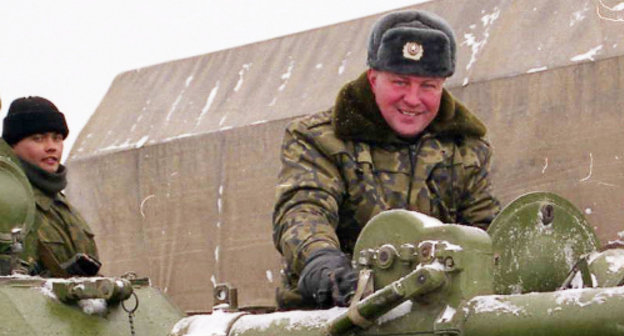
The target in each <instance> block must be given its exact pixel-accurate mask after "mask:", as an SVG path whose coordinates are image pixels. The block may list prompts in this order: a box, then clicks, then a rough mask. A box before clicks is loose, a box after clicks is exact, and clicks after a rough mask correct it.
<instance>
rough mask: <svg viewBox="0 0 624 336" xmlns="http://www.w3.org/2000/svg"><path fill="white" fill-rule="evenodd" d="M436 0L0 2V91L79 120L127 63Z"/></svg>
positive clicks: (6, 99)
mask: <svg viewBox="0 0 624 336" xmlns="http://www.w3.org/2000/svg"><path fill="white" fill-rule="evenodd" d="M425 1H427V0H411V1H408V0H314V1H308V0H294V1H293V0H262V1H258V0H247V1H245V0H188V1H185V0H181V1H161V0H151V1H147V0H139V1H131V0H107V1H84V0H55V1H47V0H39V1H34V0H18V1H17V0H16V1H3V2H2V3H1V4H0V42H1V43H2V51H1V52H0V74H1V75H2V77H1V78H2V79H1V80H0V98H1V99H2V110H1V111H0V116H1V117H2V118H4V116H5V115H6V111H7V109H8V107H9V104H10V103H11V101H13V99H15V98H18V97H22V96H27V95H39V96H43V97H46V98H48V99H50V100H51V101H52V102H54V103H55V104H56V105H57V107H58V108H59V109H60V110H61V111H62V112H64V113H65V115H66V118H67V119H68V123H69V127H70V134H69V138H68V139H67V140H66V152H65V157H67V156H68V153H69V149H70V147H71V145H72V144H73V142H74V141H75V139H76V137H77V135H78V133H79V132H80V129H82V127H83V126H84V125H85V124H86V122H87V121H88V119H89V117H90V115H91V114H92V113H93V111H95V109H96V107H97V105H98V104H99V103H100V101H101V100H102V98H103V97H104V95H105V94H106V91H107V90H108V87H109V86H110V84H111V83H112V81H113V79H114V77H115V76H116V75H118V74H119V73H121V72H124V71H127V70H131V69H136V68H140V67H145V66H148V65H153V64H156V63H163V62H167V61H170V60H174V59H180V58H186V57H190V56H195V55H201V54H205V53H209V52H212V51H217V50H222V49H227V48H231V47H236V46H240V45H244V44H248V43H252V42H256V41H262V40H266V39H270V38H273V37H278V36H283V35H288V34H292V33H295V32H300V31H304V30H308V29H313V28H317V27H321V26H326V25H329V24H333V23H338V22H342V21H347V20H351V19H355V18H358V17H362V16H367V15H371V14H375V13H379V12H383V11H387V10H391V9H396V8H401V7H405V6H410V5H414V4H417V3H421V2H425Z"/></svg>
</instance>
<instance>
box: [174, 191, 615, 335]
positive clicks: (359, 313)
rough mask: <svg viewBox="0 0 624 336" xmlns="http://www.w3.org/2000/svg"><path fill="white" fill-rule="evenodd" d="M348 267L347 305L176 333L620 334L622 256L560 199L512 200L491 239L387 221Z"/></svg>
mask: <svg viewBox="0 0 624 336" xmlns="http://www.w3.org/2000/svg"><path fill="white" fill-rule="evenodd" d="M509 232H512V233H513V235H510V233H509ZM537 246H540V247H541V248H537ZM352 262H353V264H354V266H356V267H357V268H358V269H359V270H360V279H359V283H358V288H357V291H356V294H355V295H354V299H353V302H352V304H351V306H350V307H348V308H332V309H329V310H316V311H291V312H276V313H269V314H251V313H249V312H245V311H239V310H236V309H230V307H228V306H227V305H220V306H218V307H216V308H215V310H214V311H213V313H212V314H210V315H197V316H192V317H187V318H185V319H182V320H181V321H180V322H178V323H177V324H176V326H175V327H174V328H173V330H172V331H171V333H170V335H171V336H184V335H186V336H189V335H193V336H194V335H228V336H234V335H236V336H243V335H245V336H260V335H286V334H287V335H301V336H304V335H305V336H312V335H319V336H320V335H332V336H337V335H465V336H470V335H480V336H484V335H499V336H504V335H568V336H570V335H622V334H623V333H624V330H623V329H622V326H624V316H623V315H622V313H621V312H622V311H624V287H622V286H621V285H622V284H624V249H609V250H605V251H602V252H599V244H598V241H597V239H596V236H595V234H594V233H593V230H592V229H591V227H590V226H589V225H588V224H587V222H586V220H585V218H584V217H583V214H582V213H581V212H580V211H578V210H577V209H576V208H575V207H574V206H573V205H572V204H570V203H569V202H568V201H567V200H565V199H563V198H561V197H559V196H557V195H554V194H552V193H542V192H540V193H531V194H527V195H524V196H522V197H520V198H518V199H516V200H515V201H514V202H512V203H511V204H509V205H508V206H507V207H506V208H505V209H504V210H503V211H502V212H501V214H500V215H499V217H497V219H496V220H495V221H494V223H493V225H492V227H491V229H490V231H489V232H485V231H482V230H479V229H476V228H472V227H468V226H462V225H453V224H443V223H441V222H439V221H438V220H436V219H433V218H430V217H428V216H425V215H422V214H419V213H415V212H410V211H405V210H391V211H387V212H384V213H381V214H379V215H378V216H376V217H374V218H373V219H372V220H371V221H370V222H369V223H368V224H367V225H366V227H365V228H364V229H363V230H362V232H361V234H360V237H359V239H358V241H357V243H356V246H355V249H354V258H353V261H352ZM510 264H511V265H510ZM530 264H531V265H530ZM583 265H584V266H583ZM530 266H534V267H533V268H531V267H530ZM553 279H555V280H558V281H559V283H558V284H556V285H553ZM229 290H230V291H231V290H232V289H231V288H230V289H229ZM510 291H511V292H513V294H509V292H510Z"/></svg>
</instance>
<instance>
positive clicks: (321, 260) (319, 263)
mask: <svg viewBox="0 0 624 336" xmlns="http://www.w3.org/2000/svg"><path fill="white" fill-rule="evenodd" d="M357 282H358V274H357V272H356V271H355V270H354V269H353V268H352V267H351V261H350V260H349V258H347V256H346V255H345V254H344V253H342V252H341V251H339V250H337V249H333V248H325V249H320V250H318V251H314V252H312V254H311V255H310V256H309V257H308V260H307V261H306V264H305V266H304V267H303V271H302V272H301V276H300V277H299V283H298V284H297V288H298V289H299V292H301V295H303V297H304V298H305V299H308V300H310V299H311V300H313V301H315V302H316V304H317V305H318V307H319V308H329V307H332V306H341V307H346V306H348V305H349V303H350V302H351V298H352V297H353V294H354V293H355V287H356V286H357Z"/></svg>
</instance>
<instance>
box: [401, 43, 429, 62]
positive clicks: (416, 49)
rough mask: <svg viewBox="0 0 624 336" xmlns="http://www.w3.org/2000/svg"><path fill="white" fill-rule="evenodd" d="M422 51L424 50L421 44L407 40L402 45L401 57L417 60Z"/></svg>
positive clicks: (420, 56)
mask: <svg viewBox="0 0 624 336" xmlns="http://www.w3.org/2000/svg"><path fill="white" fill-rule="evenodd" d="M424 51H425V50H424V49H423V47H422V45H420V44H418V43H416V42H407V43H405V45H404V46H403V57H405V58H409V59H411V60H414V61H419V60H420V59H421V58H422V56H423V52H424Z"/></svg>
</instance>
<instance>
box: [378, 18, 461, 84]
mask: <svg viewBox="0 0 624 336" xmlns="http://www.w3.org/2000/svg"><path fill="white" fill-rule="evenodd" d="M455 49H456V45H455V35H454V34H453V30H452V29H451V27H450V26H449V24H448V23H447V22H446V21H444V19H442V18H441V17H439V16H437V15H435V14H433V13H429V12H425V11H418V10H408V11H400V12H394V13H390V14H387V15H385V16H383V17H381V18H380V19H379V20H378V21H377V22H376V23H375V25H373V29H372V32H371V34H370V38H369V42H368V59H367V63H368V66H369V67H371V68H373V69H375V70H381V71H388V72H393V73H399V74H404V75H415V76H426V77H450V76H451V75H453V73H454V72H455Z"/></svg>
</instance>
